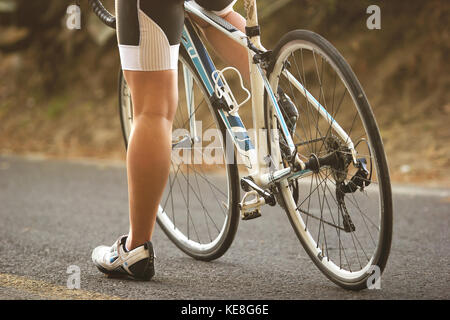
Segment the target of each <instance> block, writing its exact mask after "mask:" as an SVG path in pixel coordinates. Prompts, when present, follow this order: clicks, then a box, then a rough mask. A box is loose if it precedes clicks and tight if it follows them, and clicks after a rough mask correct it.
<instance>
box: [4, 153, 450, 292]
mask: <svg viewBox="0 0 450 320" xmlns="http://www.w3.org/2000/svg"><path fill="white" fill-rule="evenodd" d="M394 209H395V215H394V236H393V244H392V250H391V254H390V258H389V261H388V265H387V268H386V271H385V273H384V274H383V276H382V279H381V289H380V290H364V291H361V292H349V291H346V290H344V289H341V288H339V287H338V286H336V285H335V284H333V283H332V282H331V281H329V280H328V279H327V278H326V277H325V276H324V275H322V274H321V273H320V272H319V270H318V269H317V268H316V267H315V265H314V264H313V262H312V261H311V260H310V259H309V258H308V256H307V254H306V253H305V251H304V250H303V248H302V247H301V245H300V242H299V241H298V239H297V238H296V236H295V234H294V231H293V230H292V228H291V226H290V224H289V221H288V218H287V216H286V214H285V213H284V212H283V211H282V210H281V209H279V208H278V207H275V208H264V211H263V217H261V218H258V219H256V220H250V221H241V223H240V225H239V230H238V233H237V235H236V239H235V241H234V243H233V245H232V246H231V248H230V249H229V250H228V252H227V253H226V254H225V255H224V256H223V257H222V258H220V259H218V260H216V261H214V262H201V261H196V260H194V259H192V258H190V257H188V256H186V255H185V254H183V253H182V252H181V251H180V250H179V249H177V248H176V247H175V245H174V244H172V243H171V242H170V241H169V240H168V238H167V237H166V236H165V234H164V233H163V232H162V231H161V229H160V228H159V227H157V228H156V231H155V234H154V239H153V242H154V246H155V251H156V256H157V260H156V276H155V278H154V279H153V280H152V281H150V282H135V281H130V280H119V279H108V278H106V277H105V276H104V275H102V274H101V273H99V272H98V271H97V269H96V268H95V267H94V266H93V265H92V262H91V252H92V249H93V248H94V247H95V246H97V245H99V244H108V245H111V244H112V243H113V242H114V241H115V240H116V239H117V237H118V236H119V235H122V234H124V233H127V231H128V213H127V212H128V204H127V185H126V171H125V167H124V165H123V164H104V163H99V162H87V161H58V160H48V159H39V158H38V159H33V158H21V157H15V156H0V221H1V223H0V234H1V237H0V299H110V298H111V299H113V298H114V299H117V298H120V299H449V298H450V268H449V262H450V261H449V258H450V237H449V221H450V190H448V189H429V188H428V189H426V188H420V187H404V186H394ZM71 265H76V266H78V267H79V268H80V271H81V278H80V286H81V289H80V290H68V289H67V279H68V277H69V274H67V268H68V267H69V266H71Z"/></svg>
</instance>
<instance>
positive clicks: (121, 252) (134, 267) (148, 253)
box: [92, 235, 155, 281]
mask: <svg viewBox="0 0 450 320" xmlns="http://www.w3.org/2000/svg"><path fill="white" fill-rule="evenodd" d="M126 241H127V236H126V235H125V236H121V237H120V238H119V239H118V240H117V241H116V242H115V243H114V244H113V245H112V246H111V247H107V246H99V247H97V248H95V249H94V251H93V252H92V262H94V264H95V266H96V267H97V268H98V269H99V270H100V271H101V272H103V273H105V274H107V275H108V276H110V277H120V278H122V277H128V278H132V279H136V280H146V281H148V280H150V279H151V278H152V277H153V276H154V275H155V267H154V261H155V254H154V252H153V245H152V243H151V242H150V241H148V242H146V243H144V244H143V245H142V246H139V247H137V248H135V249H133V250H130V251H126V250H125V242H126Z"/></svg>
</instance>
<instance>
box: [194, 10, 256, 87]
mask: <svg viewBox="0 0 450 320" xmlns="http://www.w3.org/2000/svg"><path fill="white" fill-rule="evenodd" d="M221 17H222V18H223V19H225V20H226V21H228V22H229V23H231V24H232V25H233V26H235V27H236V28H237V29H239V30H240V31H242V32H245V25H246V21H245V18H244V17H243V16H241V15H240V14H239V13H237V12H236V11H234V10H233V11H230V12H228V13H226V14H225V15H222V16H221ZM194 21H196V23H197V24H198V25H199V26H200V28H201V29H202V31H203V34H204V35H205V37H206V39H207V40H208V42H209V43H210V44H211V45H212V47H213V48H214V50H215V51H216V52H217V54H218V55H219V56H220V58H221V59H222V60H224V61H225V62H226V63H227V64H229V65H232V66H234V67H235V68H237V69H238V70H239V71H240V73H241V74H242V77H243V78H244V80H245V81H246V83H247V84H249V83H250V71H249V69H248V54H247V50H246V49H245V48H244V47H242V46H241V45H239V44H238V43H236V42H234V41H233V40H231V39H230V38H228V37H227V36H226V35H225V34H223V33H222V32H220V31H219V30H217V29H216V28H214V27H212V26H211V25H210V24H208V23H206V22H204V21H202V20H200V19H198V18H194Z"/></svg>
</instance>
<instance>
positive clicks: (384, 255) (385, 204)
mask: <svg viewBox="0 0 450 320" xmlns="http://www.w3.org/2000/svg"><path fill="white" fill-rule="evenodd" d="M298 40H300V41H307V42H310V43H312V44H314V45H316V46H318V47H319V48H320V49H321V50H323V51H324V53H326V54H327V55H328V56H329V57H330V58H331V59H332V61H333V62H334V63H335V65H336V66H337V68H338V69H339V71H340V72H342V76H343V77H344V78H346V82H347V83H348V84H349V86H350V88H349V89H350V90H352V91H353V93H354V96H355V97H356V98H357V100H358V101H357V103H358V108H359V110H360V112H361V113H362V117H363V118H364V122H365V124H366V126H367V131H368V132H367V134H368V135H370V136H371V140H372V142H373V143H374V144H373V145H372V147H373V149H374V152H375V153H376V158H377V161H378V169H379V172H378V173H379V175H380V177H381V179H380V185H381V186H382V193H383V196H382V197H381V198H382V208H383V212H382V215H381V216H382V221H381V224H383V230H384V232H383V233H382V235H381V237H380V242H381V245H380V246H379V247H378V249H377V251H376V253H375V255H374V257H375V258H374V262H375V263H374V265H377V266H378V267H379V268H380V272H381V273H382V272H383V271H384V269H385V267H386V264H387V259H388V257H389V253H390V248H391V243H392V230H393V205H392V190H391V184H390V178H389V167H388V165H387V160H386V154H385V151H384V147H383V142H382V140H381V135H380V133H379V129H378V125H377V123H376V120H375V117H374V115H373V112H372V108H371V107H370V104H369V102H368V100H367V97H366V95H365V93H364V90H363V89H362V87H361V84H360V83H359V81H358V79H357V78H356V75H355V74H354V72H353V71H352V69H351V67H350V66H349V65H348V63H347V62H346V61H345V59H344V58H343V57H342V55H341V54H340V53H339V52H338V51H337V49H336V48H334V46H333V45H332V44H331V43H329V42H328V41H327V40H326V39H324V38H323V37H322V36H320V35H318V34H316V33H314V32H311V31H308V30H294V31H291V32H289V33H287V34H285V35H284V36H283V37H282V38H281V39H280V40H279V42H278V43H277V45H276V46H275V48H274V50H273V54H272V58H271V63H270V65H269V68H268V78H269V79H270V76H271V73H272V71H273V68H274V66H275V64H276V61H277V59H278V57H279V56H280V54H281V52H282V50H283V47H285V46H286V45H287V44H288V43H289V42H292V41H298ZM264 106H265V120H266V126H267V128H269V125H270V122H269V121H270V119H269V116H270V113H269V107H270V104H269V103H268V100H267V99H265V104H264ZM369 132H370V133H369ZM270 143H271V139H270V136H268V144H269V150H271V149H270ZM279 191H280V190H279ZM280 193H281V192H280ZM279 198H280V199H281V200H282V201H283V202H284V201H285V200H284V197H283V195H281V196H280V197H279ZM282 206H283V207H286V206H285V205H284V203H283V204H282ZM286 214H287V216H288V218H289V221H290V223H291V225H292V227H293V229H294V231H295V233H296V235H297V237H298V239H299V240H300V242H301V244H302V246H303V248H304V249H305V251H306V252H307V254H308V255H309V257H310V258H311V259H312V261H313V262H314V264H315V265H316V266H317V267H318V268H319V270H320V271H321V272H322V273H323V274H324V275H325V276H326V277H327V278H329V279H330V280H331V281H333V282H334V283H336V284H338V285H339V286H341V287H343V288H345V289H350V290H361V289H365V288H367V279H368V277H370V274H367V275H366V276H365V277H364V278H361V279H358V281H356V282H346V281H342V279H339V278H337V277H336V276H335V275H334V274H332V273H331V272H330V271H329V270H328V269H327V268H325V267H324V266H323V264H321V263H320V261H319V258H318V257H317V256H316V255H315V254H313V253H312V252H311V251H309V250H308V249H307V245H306V243H305V242H304V239H303V238H302V237H301V236H300V233H299V231H298V230H297V228H296V227H295V224H294V221H293V219H292V217H291V215H290V214H289V212H287V210H286Z"/></svg>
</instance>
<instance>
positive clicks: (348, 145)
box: [266, 30, 392, 290]
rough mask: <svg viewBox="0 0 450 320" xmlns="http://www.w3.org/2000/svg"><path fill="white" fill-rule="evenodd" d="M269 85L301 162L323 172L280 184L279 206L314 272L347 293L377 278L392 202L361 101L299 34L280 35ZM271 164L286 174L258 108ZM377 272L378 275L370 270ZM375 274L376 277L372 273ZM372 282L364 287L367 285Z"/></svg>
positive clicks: (337, 65) (309, 36)
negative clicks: (290, 119)
mask: <svg viewBox="0 0 450 320" xmlns="http://www.w3.org/2000/svg"><path fill="white" fill-rule="evenodd" d="M269 72H270V74H269V81H270V85H271V87H272V88H273V90H274V92H278V94H280V92H284V94H285V95H287V96H288V97H289V98H290V100H291V101H292V103H293V104H294V105H295V106H296V108H297V111H298V116H297V120H296V123H295V124H290V123H288V126H289V127H290V128H294V129H292V131H293V134H292V136H293V140H294V143H295V144H296V146H297V151H298V155H299V156H300V158H301V159H302V160H303V161H305V162H306V161H309V160H311V159H319V158H322V159H323V158H324V157H325V156H327V155H328V156H330V157H329V158H328V159H330V161H329V163H328V165H326V166H325V165H324V166H321V165H319V163H318V167H319V169H317V170H313V171H311V172H310V173H309V174H306V175H303V176H301V178H297V179H293V180H291V181H285V182H283V183H281V184H280V186H279V192H280V199H281V201H282V206H283V207H284V209H285V211H286V212H287V215H288V217H289V220H290V222H291V224H292V226H293V228H294V230H295V232H296V234H297V237H298V238H299V240H300V242H301V243H302V245H303V247H304V248H305V250H306V252H307V253H308V255H309V256H310V257H311V259H312V260H313V262H314V263H315V264H316V265H317V266H318V268H319V269H320V270H321V271H322V272H323V273H324V274H325V275H326V276H327V277H328V278H329V279H331V280H332V281H333V282H335V283H337V284H338V285H340V286H342V287H344V288H347V289H353V290H359V289H363V288H366V287H367V286H370V285H372V284H373V281H372V280H373V279H374V280H376V277H372V276H373V274H374V273H375V275H380V274H381V272H383V270H384V268H385V266H386V262H387V258H388V255H389V251H390V245H391V238H392V195H391V186H390V179H389V172H388V166H387V162H386V157H385V153H384V149H383V143H382V141H381V137H380V133H379V131H378V127H377V124H376V122H375V118H374V115H373V113H372V110H371V107H370V105H369V102H368V100H367V97H366V95H365V93H364V91H363V89H362V87H361V85H360V83H359V81H358V80H357V78H356V76H355V75H354V73H353V71H352V70H351V68H350V67H349V65H348V64H347V63H346V61H345V60H344V58H343V57H342V56H341V55H340V54H339V53H338V51H337V50H336V49H335V48H334V47H333V46H332V45H331V44H330V43H329V42H328V41H326V40H325V39H324V38H322V37H321V36H319V35H317V34H315V33H313V32H309V31H304V30H296V31H293V32H290V33H288V34H286V35H285V36H284V37H283V38H282V39H281V40H280V42H279V43H278V45H277V46H276V47H275V49H274V51H273V60H272V64H271V66H270V70H269ZM266 121H267V126H268V128H269V129H275V130H269V133H271V134H270V135H269V138H268V140H269V145H270V149H271V150H272V158H273V159H274V160H275V163H276V165H277V166H278V168H283V167H286V166H288V156H289V155H288V154H285V153H284V152H285V151H283V150H286V149H287V148H283V143H284V139H283V138H282V137H280V136H279V134H278V132H279V130H277V129H279V122H278V119H277V118H276V115H275V113H274V112H272V107H271V106H269V104H268V103H267V102H266ZM377 268H378V270H377ZM377 271H378V273H376V272H377ZM371 281H372V282H371Z"/></svg>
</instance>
